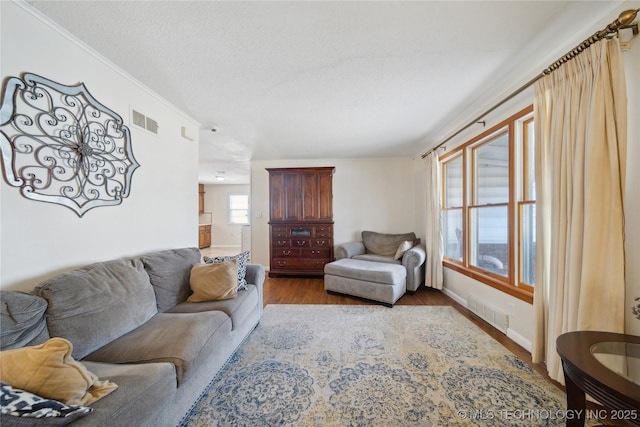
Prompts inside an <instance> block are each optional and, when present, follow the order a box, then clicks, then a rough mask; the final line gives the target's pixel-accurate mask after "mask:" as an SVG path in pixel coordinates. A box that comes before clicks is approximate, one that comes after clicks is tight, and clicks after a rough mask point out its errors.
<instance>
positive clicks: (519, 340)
mask: <svg viewBox="0 0 640 427" xmlns="http://www.w3.org/2000/svg"><path fill="white" fill-rule="evenodd" d="M442 293H444V294H445V295H446V296H448V297H450V298H451V299H453V300H454V301H455V302H457V303H458V304H460V305H462V306H464V307H466V308H468V305H467V300H466V299H464V298H462V297H461V296H460V295H458V294H456V293H455V292H453V291H451V290H450V289H447V288H442ZM507 337H508V338H510V339H511V340H513V341H514V342H515V343H516V344H518V345H519V346H521V347H522V348H524V349H525V350H527V351H528V352H529V353H531V341H529V340H528V339H526V338H525V337H523V336H522V335H520V334H519V333H517V332H516V331H514V330H513V329H507Z"/></svg>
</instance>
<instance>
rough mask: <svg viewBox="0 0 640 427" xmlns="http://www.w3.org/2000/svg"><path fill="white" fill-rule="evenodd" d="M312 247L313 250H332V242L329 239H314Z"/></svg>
mask: <svg viewBox="0 0 640 427" xmlns="http://www.w3.org/2000/svg"><path fill="white" fill-rule="evenodd" d="M311 247H312V248H327V249H328V248H330V247H331V240H329V239H313V240H311Z"/></svg>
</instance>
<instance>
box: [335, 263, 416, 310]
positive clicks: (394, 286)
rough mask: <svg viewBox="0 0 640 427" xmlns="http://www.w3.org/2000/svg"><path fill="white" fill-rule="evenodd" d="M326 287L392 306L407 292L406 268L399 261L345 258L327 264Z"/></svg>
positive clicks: (336, 291) (340, 292)
mask: <svg viewBox="0 0 640 427" xmlns="http://www.w3.org/2000/svg"><path fill="white" fill-rule="evenodd" d="M324 289H325V290H326V291H327V292H329V293H339V294H346V295H352V296H356V297H361V298H367V299H371V300H374V301H378V302H381V303H384V304H385V305H387V306H389V307H393V304H395V302H396V301H397V300H398V299H399V298H400V297H401V296H402V295H404V294H405V292H406V291H407V270H406V269H405V268H404V267H403V266H402V265H399V264H390V263H385V262H372V261H363V260H359V259H351V258H343V259H339V260H337V261H334V262H330V263H329V264H326V265H325V266H324Z"/></svg>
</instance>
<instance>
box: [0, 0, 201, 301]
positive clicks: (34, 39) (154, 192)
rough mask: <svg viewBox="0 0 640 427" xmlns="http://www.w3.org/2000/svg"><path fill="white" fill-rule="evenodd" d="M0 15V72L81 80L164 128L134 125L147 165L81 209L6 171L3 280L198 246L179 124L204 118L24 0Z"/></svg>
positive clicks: (193, 177) (21, 283)
mask: <svg viewBox="0 0 640 427" xmlns="http://www.w3.org/2000/svg"><path fill="white" fill-rule="evenodd" d="M0 22H1V28H0V43H1V45H0V48H1V50H0V51H1V63H0V71H1V73H2V77H3V78H7V77H9V76H20V75H21V74H22V73H23V72H32V73H36V74H40V75H42V76H43V77H46V78H49V79H51V80H54V81H57V82H59V83H62V84H76V83H78V82H84V83H85V85H86V87H87V88H88V90H89V91H90V92H91V94H92V95H93V96H94V97H95V98H96V99H97V100H99V101H100V102H102V103H104V104H105V105H106V106H107V107H109V108H111V109H113V110H114V111H116V112H117V113H118V114H120V115H121V116H122V117H123V119H124V121H125V124H129V116H130V108H132V107H133V108H135V109H136V110H138V111H141V112H143V113H146V114H147V115H149V116H151V117H153V118H154V119H156V120H157V121H158V122H159V125H160V129H159V135H158V136H155V135H151V134H149V133H147V132H146V131H141V130H139V129H138V128H136V127H135V126H132V125H129V127H130V129H131V140H132V147H133V152H134V155H135V157H136V159H137V160H138V162H139V163H140V165H141V167H140V168H138V169H137V170H136V171H135V173H134V174H133V179H132V184H131V192H130V196H129V197H128V198H126V199H125V200H124V202H123V203H122V204H121V205H119V206H111V207H98V208H95V209H92V210H90V211H89V212H87V213H86V214H85V215H84V217H83V218H78V216H77V215H76V214H75V213H74V212H72V211H71V210H70V209H68V208H66V207H63V206H59V205H53V204H48V203H42V202H36V201H32V200H28V199H26V198H24V197H22V196H21V195H20V193H19V190H18V189H17V188H14V187H11V186H9V185H8V184H7V183H6V181H5V180H2V183H1V184H0V188H1V192H0V233H1V234H0V237H1V242H2V243H1V248H0V254H1V259H0V266H1V269H0V272H1V276H0V287H1V288H2V289H24V290H29V289H31V288H32V287H33V286H34V285H36V284H37V283H38V282H39V281H41V280H42V279H44V278H47V277H49V276H51V275H53V274H56V273H59V272H62V271H67V270H70V269H72V268H74V267H77V266H80V265H84V264H86V263H89V262H93V261H101V260H106V259H112V258H115V257H118V256H124V255H134V254H140V253H143V252H147V251H150V250H156V249H164V248H172V247H183V246H197V240H198V236H197V225H198V216H197V212H198V209H197V203H198V194H197V183H198V181H197V169H198V144H197V141H196V142H191V141H187V140H185V139H183V138H181V137H180V127H181V126H186V127H188V128H193V129H197V127H198V124H197V123H196V122H195V121H194V120H192V119H190V118H189V117H187V116H186V115H184V114H182V113H180V112H179V111H177V110H176V109H175V108H174V107H172V106H171V105H169V104H168V103H166V102H164V101H162V100H161V99H160V98H158V97H157V96H156V95H154V94H153V93H152V92H151V91H149V90H148V89H146V88H144V87H143V86H141V85H139V84H137V83H136V82H135V81H134V80H133V79H132V78H130V77H128V76H127V75H126V74H125V73H123V72H121V71H119V70H118V69H116V68H115V67H114V66H111V65H110V64H109V63H108V62H107V61H106V60H104V59H102V58H101V57H100V56H99V55H97V54H94V53H93V51H91V50H90V49H89V48H87V47H85V46H84V45H83V44H82V43H81V42H78V41H76V40H75V39H73V38H72V37H70V36H68V35H66V33H64V32H63V31H62V30H58V29H57V27H56V26H55V25H53V24H48V21H47V20H46V19H45V18H41V17H40V15H39V14H37V13H36V12H32V11H31V9H30V8H29V6H27V5H26V4H24V3H21V4H16V3H13V2H6V1H2V2H0ZM194 133H197V132H194Z"/></svg>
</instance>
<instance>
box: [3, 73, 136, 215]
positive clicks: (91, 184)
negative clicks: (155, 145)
mask: <svg viewBox="0 0 640 427" xmlns="http://www.w3.org/2000/svg"><path fill="white" fill-rule="evenodd" d="M0 150H1V154H2V166H3V171H4V177H5V179H6V181H7V182H8V183H9V184H10V185H12V186H14V187H18V188H19V189H20V192H21V194H22V195H23V196H24V197H26V198H28V199H32V200H39V201H43V202H49V203H57V204H60V205H63V206H66V207H68V208H69V209H71V210H73V211H74V212H75V213H76V214H78V216H80V217H82V216H83V215H84V214H85V213H86V212H87V211H88V210H90V209H93V208H95V207H97V206H112V205H119V204H120V203H122V200H123V199H124V198H126V197H127V196H129V192H130V190H131V177H132V175H133V172H134V171H135V170H136V169H137V168H138V167H139V166H140V165H139V164H138V162H137V161H136V159H135V158H134V156H133V151H132V149H131V135H130V132H129V128H128V127H127V126H125V125H124V123H123V121H122V117H120V116H119V115H118V114H117V113H116V112H114V111H112V110H111V109H109V108H107V107H105V106H104V105H102V104H101V103H100V102H98V101H97V100H96V99H95V98H94V97H93V96H92V95H91V94H90V93H89V91H88V90H87V88H86V87H85V85H84V84H83V83H79V84H77V85H75V86H65V85H62V84H59V83H56V82H54V81H51V80H48V79H45V78H43V77H40V76H38V75H36V74H23V76H22V79H20V78H18V77H10V78H9V79H7V80H6V83H5V85H4V90H3V94H2V104H1V106H0Z"/></svg>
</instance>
